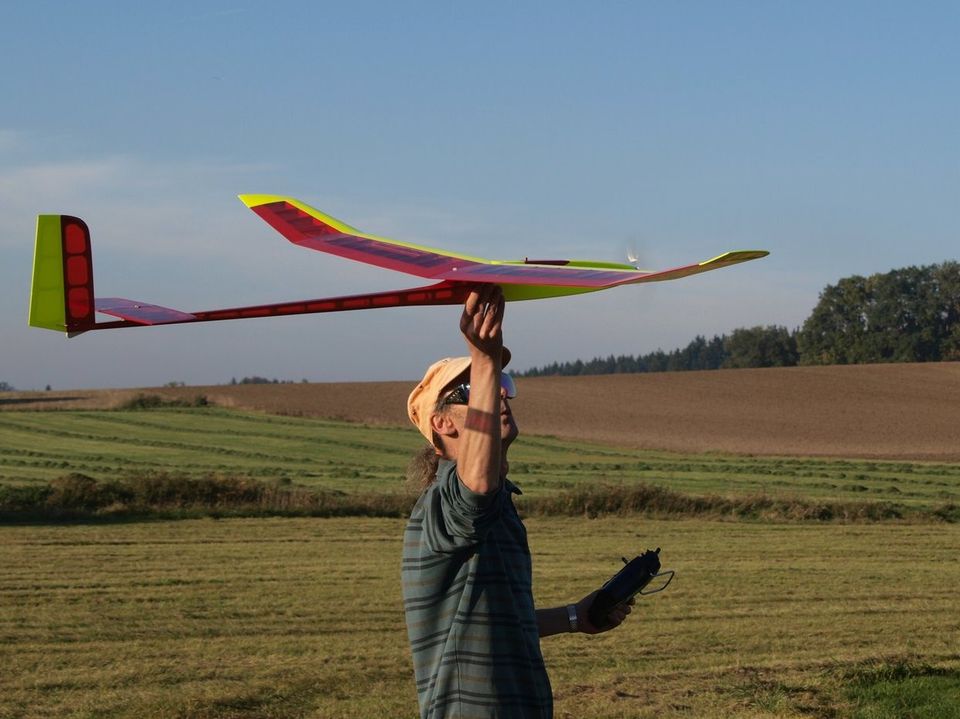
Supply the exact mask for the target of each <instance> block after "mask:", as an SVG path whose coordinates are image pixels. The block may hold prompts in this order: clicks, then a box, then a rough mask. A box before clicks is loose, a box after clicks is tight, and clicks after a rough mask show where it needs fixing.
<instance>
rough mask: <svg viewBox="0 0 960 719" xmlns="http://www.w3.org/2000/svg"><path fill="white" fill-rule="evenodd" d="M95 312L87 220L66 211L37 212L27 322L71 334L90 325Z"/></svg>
mask: <svg viewBox="0 0 960 719" xmlns="http://www.w3.org/2000/svg"><path fill="white" fill-rule="evenodd" d="M94 313H95V304H94V297H93V254H92V250H91V247H90V230H89V228H88V227H87V224H86V223H85V222H84V221H83V220H81V219H80V218H79V217H71V216H69V215H38V216H37V239H36V244H35V245H34V253H33V282H32V284H31V286H30V317H29V320H28V322H29V324H30V325H31V326H33V327H42V328H44V329H49V330H56V331H58V332H66V333H67V335H74V334H79V333H80V332H85V331H87V330H89V329H92V328H93V326H94V324H95V319H94Z"/></svg>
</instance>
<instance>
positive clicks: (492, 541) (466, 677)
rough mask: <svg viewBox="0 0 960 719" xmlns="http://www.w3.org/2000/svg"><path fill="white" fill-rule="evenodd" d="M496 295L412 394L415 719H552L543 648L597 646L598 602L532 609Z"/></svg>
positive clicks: (482, 297) (471, 314)
mask: <svg viewBox="0 0 960 719" xmlns="http://www.w3.org/2000/svg"><path fill="white" fill-rule="evenodd" d="M503 312H504V300H503V293H502V292H501V290H500V288H499V287H497V286H494V285H486V286H484V287H483V288H482V289H479V290H477V291H474V292H471V293H470V295H469V296H468V298H467V300H466V303H465V305H464V310H463V315H462V316H461V318H460V330H461V332H462V333H463V336H464V339H465V340H466V342H467V346H468V348H469V356H468V357H460V358H454V359H446V360H441V361H440V362H437V363H435V364H434V365H432V366H431V367H430V368H429V369H428V370H427V373H426V375H424V378H423V380H422V381H421V382H420V383H419V384H418V385H417V386H416V388H415V389H414V390H413V392H412V393H411V394H410V398H409V400H408V402H407V411H408V414H409V416H410V419H411V421H412V422H413V423H414V424H415V425H416V426H417V428H418V429H419V430H420V432H421V433H422V434H423V435H424V437H426V439H427V441H429V442H430V445H431V446H430V447H429V448H428V449H427V455H426V456H424V457H421V464H420V466H421V468H423V467H426V468H427V469H426V472H425V474H426V482H425V484H426V485H427V486H426V488H425V490H424V491H423V493H422V494H421V496H420V498H419V500H418V501H417V504H416V506H415V507H414V509H413V512H412V513H411V516H410V521H409V523H408V525H407V528H406V531H405V534H404V549H403V568H402V578H403V598H404V610H405V612H406V620H407V632H408V634H409V637H410V646H411V650H412V652H413V662H414V672H415V675H416V681H417V693H418V699H419V702H420V715H421V717H422V718H423V719H439V718H440V717H458V718H463V719H466V718H472V717H522V718H526V717H538V718H546V717H551V716H552V715H553V696H552V692H551V689H550V681H549V679H548V678H547V673H546V670H545V668H544V664H543V656H542V655H541V653H540V638H541V637H545V636H549V635H551V634H558V633H561V632H583V633H587V634H595V633H597V632H600V631H606V630H607V629H611V628H613V627H615V626H617V625H619V624H620V623H621V622H622V621H623V620H624V618H625V617H626V615H627V614H629V613H630V607H629V606H627V605H621V606H618V607H616V608H614V609H613V610H612V611H611V613H610V615H609V617H608V619H609V624H608V625H607V626H606V627H604V628H602V629H601V628H598V627H595V626H593V625H592V624H591V623H590V619H589V617H588V610H589V608H590V604H591V602H592V601H593V598H594V596H595V594H596V592H594V593H593V594H590V595H588V596H586V597H584V598H583V599H581V600H580V601H579V602H577V603H575V604H570V605H568V606H566V607H553V608H549V609H535V608H534V604H533V594H532V590H531V561H530V550H529V548H528V546H527V539H526V530H525V529H524V526H523V523H522V522H521V521H520V518H519V517H518V516H517V511H516V509H515V508H514V505H513V495H514V494H520V490H519V489H518V488H517V487H516V485H514V484H513V483H512V482H510V480H509V479H507V477H506V475H507V466H508V465H507V449H508V448H509V446H510V444H511V442H513V440H514V439H515V438H516V436H517V425H516V422H515V421H514V418H513V413H512V412H511V409H510V402H509V400H510V399H511V398H512V397H513V396H514V395H515V392H516V390H515V387H514V384H513V380H512V378H510V377H509V375H505V374H503V372H502V370H503V366H504V365H506V363H507V362H509V360H510V353H509V351H507V350H506V349H505V348H504V347H503V335H502V324H503ZM431 459H432V461H431Z"/></svg>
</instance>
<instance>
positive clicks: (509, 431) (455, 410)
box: [446, 387, 520, 447]
mask: <svg viewBox="0 0 960 719" xmlns="http://www.w3.org/2000/svg"><path fill="white" fill-rule="evenodd" d="M467 409H468V408H467V405H466V404H448V405H446V410H447V412H448V413H449V415H450V417H452V418H453V420H454V422H455V423H456V425H457V429H459V430H460V431H461V432H462V431H463V427H464V423H465V422H466V419H467ZM498 421H499V427H500V441H501V442H502V443H503V446H504V447H507V446H509V445H510V443H511V442H513V440H515V439H516V438H517V435H518V434H519V433H520V430H519V428H518V427H517V422H516V420H515V419H514V416H513V408H512V407H511V406H510V399H509V398H508V397H507V390H506V389H505V388H503V387H501V388H500V415H499V417H498Z"/></svg>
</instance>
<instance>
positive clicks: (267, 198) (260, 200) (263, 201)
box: [237, 195, 290, 208]
mask: <svg viewBox="0 0 960 719" xmlns="http://www.w3.org/2000/svg"><path fill="white" fill-rule="evenodd" d="M237 197H239V198H240V202H242V203H243V204H245V205H246V206H247V207H249V208H254V207H259V206H260V205H269V204H270V203H271V202H281V201H283V200H289V199H290V198H289V197H283V196H281V195H237Z"/></svg>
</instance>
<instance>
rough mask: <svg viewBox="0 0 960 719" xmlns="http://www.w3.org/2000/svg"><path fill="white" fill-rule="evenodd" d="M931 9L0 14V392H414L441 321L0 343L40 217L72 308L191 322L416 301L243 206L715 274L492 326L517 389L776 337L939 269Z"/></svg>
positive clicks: (954, 83) (942, 86)
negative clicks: (65, 228) (348, 385)
mask: <svg viewBox="0 0 960 719" xmlns="http://www.w3.org/2000/svg"><path fill="white" fill-rule="evenodd" d="M957 37H960V5H957V4H956V3H952V2H943V3H938V2H927V3H905V2H903V3H884V2H845V3H827V2H804V3H799V2H795V3H787V2H723V3H721V2H711V3H705V2H690V3H654V2H606V3H587V2H583V3H571V2H549V3H547V2H516V1H514V2H509V3H503V2H489V3H483V4H480V3H474V4H469V5H468V4H466V3H460V4H458V3H449V2H446V3H441V2H412V3H387V2H351V3H323V2H317V3H285V2H275V3H271V4H269V5H264V4H251V3H244V2H231V3H227V2H209V3H203V2H191V3H179V2H167V3H149V4H144V5H143V6H142V7H140V6H139V4H134V3H125V2H85V3H75V4H67V3H44V2H33V3H15V4H11V6H10V7H8V8H5V11H4V22H3V24H2V26H0V61H2V65H3V67H4V68H5V71H4V73H3V74H2V75H0V302H2V308H3V312H2V316H0V380H2V381H6V382H8V383H10V384H12V385H14V386H16V387H18V388H21V389H30V388H42V387H43V386H44V385H46V384H51V385H53V386H54V387H56V388H79V387H99V386H148V385H157V384H163V383H165V382H169V381H183V382H187V383H189V384H201V383H218V382H226V381H229V380H230V378H231V377H238V378H239V377H242V376H245V375H253V374H258V375H264V376H268V377H279V378H287V379H294V380H299V379H301V378H307V379H310V380H313V381H342V380H382V379H410V378H415V377H417V376H419V374H420V373H421V371H422V369H423V367H424V366H425V365H426V364H428V363H429V362H430V361H432V360H433V359H435V358H436V357H439V356H445V355H449V354H460V353H462V351H463V345H462V340H461V339H460V338H459V336H458V333H457V329H456V327H457V318H458V312H457V311H456V310H455V309H453V308H429V309H423V308H419V309H399V310H383V311H374V312H354V313H344V314H339V315H315V316H305V317H292V318H282V319H271V320H244V321H238V322H226V323H219V324H202V325H197V326H174V327H159V328H144V329H133V330H123V331H113V332H96V333H90V334H86V335H83V336H81V337H77V338H74V339H71V340H67V339H65V338H64V337H63V336H62V335H59V334H56V333H53V332H47V331H43V330H36V329H31V328H28V327H27V326H26V314H27V298H28V294H29V275H30V264H31V257H32V242H33V230H34V223H35V217H36V215H37V214H38V213H41V212H45V213H69V214H76V215H79V216H81V217H83V218H84V219H85V220H87V222H88V223H89V225H90V227H91V230H92V233H93V238H94V263H95V267H96V287H97V294H98V295H101V296H121V297H129V298H133V299H139V300H146V301H151V302H155V303H158V304H162V305H166V306H169V307H174V308H177V309H181V310H185V311H190V310H202V309H212V308H216V307H222V306H235V305H240V304H253V303H260V302H275V301H282V300H293V299H305V298H314V297H324V296H328V295H337V294H352V293H358V292H365V291H377V290H384V289H394V288H399V287H412V286H416V285H418V284H420V281H419V280H418V279H417V278H413V277H406V276H403V275H398V274H395V273H390V272H386V271H383V270H378V269H375V268H369V267H365V266H363V265H359V264H356V263H351V262H348V261H346V260H341V259H338V258H335V257H330V256H325V255H322V254H319V253H312V252H309V251H307V250H304V249H301V248H298V247H295V246H293V245H290V244H289V243H287V242H286V241H285V240H284V239H283V238H282V237H280V236H279V235H276V234H275V233H274V232H273V231H272V230H270V228H269V227H268V226H267V225H266V224H265V223H263V222H262V221H260V220H259V219H258V218H257V217H256V216H255V215H254V214H253V213H251V212H250V211H249V210H247V209H246V208H245V207H244V206H243V205H242V204H241V203H240V202H239V201H238V200H237V199H236V195H237V194H238V193H242V192H254V193H269V194H289V195H292V196H294V197H297V198H299V199H302V200H303V201H305V202H307V203H309V204H311V205H314V206H316V207H318V208H321V209H323V210H325V211H327V212H329V213H330V214H332V215H334V216H335V217H340V218H342V219H343V220H344V221H346V222H348V223H350V224H352V225H354V226H355V227H359V228H361V229H363V230H366V231H369V232H373V233H376V234H380V235H384V236H387V237H394V238H396V239H401V240H407V241H412V242H419V243H422V244H428V245H432V246H437V247H443V248H447V249H451V250H455V251H460V252H465V253H468V254H474V255H480V256H487V257H493V258H497V259H510V258H522V257H524V256H531V257H532V256H538V257H558V258H563V257H571V258H587V259H604V260H612V261H620V260H622V259H624V257H625V255H626V252H627V250H628V249H629V248H634V249H636V250H637V251H638V252H639V254H640V258H641V261H642V263H643V264H644V266H646V267H649V268H651V269H653V268H666V267H670V266H674V265H677V264H685V263H688V262H691V261H699V260H703V259H707V258H709V257H712V256H714V255H716V254H719V253H720V252H722V251H725V250H728V249H741V248H762V249H768V250H770V251H771V253H772V254H771V256H770V257H768V258H767V259H765V260H761V261H759V262H754V263H749V264H746V265H742V266H739V267H735V268H731V269H728V270H724V271H720V272H715V273H711V274H708V275H703V276H700V277H694V278H688V279H686V280H681V281H677V282H671V283H665V284H660V285H649V286H632V287H625V288H619V289H616V290H612V291H609V292H603V293H598V294H596V295H586V296H581V297H573V298H564V299H556V300H546V301H540V302H527V303H517V304H511V305H510V306H509V307H508V314H507V320H506V324H505V336H506V340H507V343H508V344H509V345H510V346H511V348H512V349H513V352H514V357H515V359H514V364H515V366H516V367H518V368H520V369H523V368H526V367H530V366H533V365H539V364H543V363H546V362H551V361H554V360H568V359H576V358H578V357H580V358H589V357H593V356H596V355H608V354H622V353H629V354H637V353H644V352H649V351H652V350H655V349H657V348H658V347H660V348H663V349H672V348H674V347H677V346H683V345H685V344H686V343H687V342H688V341H690V340H691V339H692V338H693V337H694V336H695V335H697V334H703V335H707V336H712V335H713V334H720V333H724V332H729V331H730V330H732V329H734V328H737V327H744V326H752V325H757V324H779V325H786V326H787V327H791V328H792V327H796V326H798V325H799V324H801V323H802V322H803V320H804V319H805V318H806V316H807V315H808V314H809V312H810V310H811V309H812V308H813V306H814V305H815V304H816V302H817V295H818V293H819V292H820V290H822V289H823V287H824V286H825V285H827V284H829V283H833V282H836V280H838V279H839V278H841V277H844V276H848V275H851V274H870V273H873V272H884V271H888V270H890V269H893V268H895V267H902V266H906V265H912V264H930V263H934V262H942V261H944V260H947V259H957V256H958V254H960V252H958V248H960V242H958V240H960V86H958V85H960V81H958V74H957V69H958V68H960V46H958V43H957V42H956V38H957Z"/></svg>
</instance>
